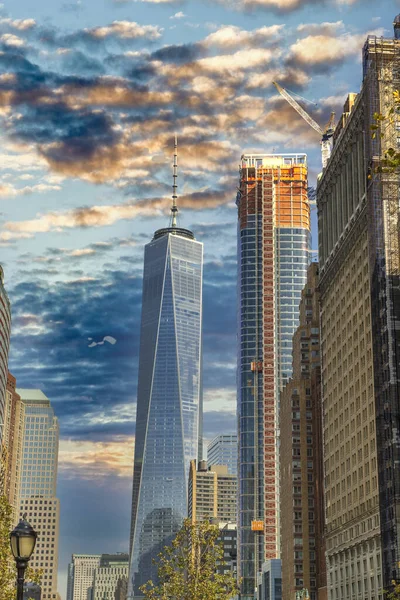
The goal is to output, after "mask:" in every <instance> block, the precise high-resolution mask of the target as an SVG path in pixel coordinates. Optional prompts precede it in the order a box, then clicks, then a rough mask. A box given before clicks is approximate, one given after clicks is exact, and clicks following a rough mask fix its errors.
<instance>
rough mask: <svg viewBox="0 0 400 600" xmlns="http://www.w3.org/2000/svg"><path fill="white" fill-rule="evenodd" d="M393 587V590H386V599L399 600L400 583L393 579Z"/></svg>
mask: <svg viewBox="0 0 400 600" xmlns="http://www.w3.org/2000/svg"><path fill="white" fill-rule="evenodd" d="M392 585H393V589H392V591H391V592H385V598H386V600H399V599H400V583H396V582H395V581H392Z"/></svg>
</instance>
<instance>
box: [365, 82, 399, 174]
mask: <svg viewBox="0 0 400 600" xmlns="http://www.w3.org/2000/svg"><path fill="white" fill-rule="evenodd" d="M399 113H400V91H399V90H395V91H394V92H393V106H392V107H391V108H390V109H389V111H388V112H387V113H386V114H381V113H374V121H375V123H374V124H373V125H372V126H371V130H372V137H373V138H376V136H377V135H379V137H381V138H384V137H385V132H386V129H387V127H389V126H390V125H393V123H395V121H400V114H399ZM399 167H400V151H399V149H398V148H392V147H389V148H388V149H387V150H385V152H384V154H383V156H382V158H381V160H380V163H379V165H378V167H377V169H376V171H377V172H378V173H395V172H396V171H397V169H398V168H399Z"/></svg>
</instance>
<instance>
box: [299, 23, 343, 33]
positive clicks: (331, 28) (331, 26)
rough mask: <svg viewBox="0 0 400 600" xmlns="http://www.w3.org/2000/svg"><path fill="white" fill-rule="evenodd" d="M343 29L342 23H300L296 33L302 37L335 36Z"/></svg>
mask: <svg viewBox="0 0 400 600" xmlns="http://www.w3.org/2000/svg"><path fill="white" fill-rule="evenodd" d="M343 29H344V23H343V21H335V22H328V21H325V22H323V23H300V25H298V26H297V31H298V32H299V33H301V34H304V35H337V34H338V33H340V32H341V31H343Z"/></svg>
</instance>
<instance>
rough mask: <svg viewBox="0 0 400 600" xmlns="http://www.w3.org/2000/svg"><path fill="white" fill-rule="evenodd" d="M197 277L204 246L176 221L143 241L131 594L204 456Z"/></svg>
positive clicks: (180, 509)
mask: <svg viewBox="0 0 400 600" xmlns="http://www.w3.org/2000/svg"><path fill="white" fill-rule="evenodd" d="M202 279H203V244H201V243H200V242H197V241H195V239H194V236H193V233H192V232H191V231H189V230H187V229H182V228H179V227H177V226H176V223H175V222H174V219H173V222H172V226H171V227H167V228H165V229H160V230H158V231H156V233H155V234H154V238H153V240H152V241H151V242H150V243H149V244H147V245H146V247H145V257H144V274H143V299H142V321H141V332H140V357H139V382H138V399H137V416H136V440H135V462H134V475H133V494H132V521H131V547H130V552H131V564H130V574H129V589H128V598H133V597H136V596H142V595H143V594H141V592H140V590H139V587H140V586H141V585H142V584H144V583H146V582H147V581H148V580H149V579H151V580H152V581H156V579H157V568H156V566H155V565H154V564H153V559H154V558H156V557H157V554H158V553H159V552H160V551H161V550H162V548H163V547H164V546H165V545H168V544H169V543H170V542H171V540H172V539H173V538H174V537H175V534H176V533H177V531H178V530H179V529H180V527H181V526H182V523H183V520H184V518H186V517H187V490H188V477H189V467H190V461H191V460H192V459H196V460H197V459H201V458H202V442H201V440H202V385H201V337H202Z"/></svg>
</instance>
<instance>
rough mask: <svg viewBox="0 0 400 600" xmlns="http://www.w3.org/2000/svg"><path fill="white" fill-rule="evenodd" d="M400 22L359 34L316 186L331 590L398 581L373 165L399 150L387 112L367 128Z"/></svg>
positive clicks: (393, 227)
mask: <svg viewBox="0 0 400 600" xmlns="http://www.w3.org/2000/svg"><path fill="white" fill-rule="evenodd" d="M399 28H400V17H397V18H396V19H395V37H396V39H385V38H378V37H375V36H370V37H369V38H368V40H367V42H366V44H365V46H364V50H363V69H364V71H363V85H362V89H361V91H360V93H359V94H358V96H357V98H354V95H353V97H352V98H350V100H351V102H348V103H347V107H346V108H345V111H344V116H343V117H342V123H341V125H342V126H341V128H340V130H339V131H338V133H337V135H336V136H335V144H334V147H333V152H332V156H331V158H330V161H329V163H328V166H327V168H326V169H325V171H324V173H323V175H322V177H321V180H320V182H319V185H318V190H317V202H318V221H319V256H320V294H321V296H320V301H321V338H322V339H321V343H322V365H323V370H322V390H323V411H324V462H325V488H326V546H327V570H328V591H329V599H330V600H339V599H344V598H346V599H347V598H357V597H362V598H364V599H371V600H372V599H377V598H382V594H383V590H384V589H390V587H391V585H392V581H397V582H399V581H400V539H399V530H400V527H399V525H400V496H399V493H398V490H399V489H400V471H399V468H398V464H399V461H400V446H399V444H398V429H399V425H398V423H399V422H400V400H399V399H400V389H399V387H400V385H399V384H400V363H399V360H398V357H399V353H400V329H399V326H398V322H399V320H400V292H399V290H400V252H399V235H398V232H399V224H400V223H399V210H398V205H399V204H398V203H399V195H398V190H399V184H398V173H397V171H396V172H394V173H391V172H382V173H381V172H379V168H378V167H379V165H380V161H381V160H382V158H383V156H384V154H385V151H386V150H388V149H389V148H391V147H392V148H394V149H398V144H399V136H398V131H399V129H400V121H399V120H398V118H397V112H396V111H394V117H393V119H391V120H390V121H388V122H386V123H385V126H384V127H383V128H382V131H381V132H378V135H376V136H375V137H373V136H372V134H371V133H370V132H371V126H372V125H373V124H374V123H375V120H374V114H375V113H384V114H388V113H389V111H390V110H391V109H392V107H393V106H394V105H393V102H394V98H393V92H394V91H396V90H398V89H399V88H400V39H399V38H400V35H399V33H400V29H399ZM351 103H354V105H353V106H351ZM380 133H381V134H382V135H380Z"/></svg>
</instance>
